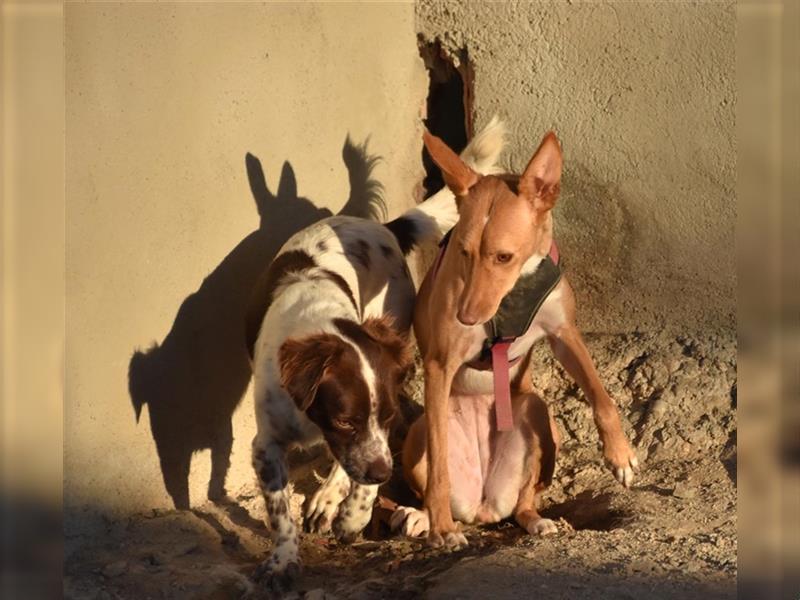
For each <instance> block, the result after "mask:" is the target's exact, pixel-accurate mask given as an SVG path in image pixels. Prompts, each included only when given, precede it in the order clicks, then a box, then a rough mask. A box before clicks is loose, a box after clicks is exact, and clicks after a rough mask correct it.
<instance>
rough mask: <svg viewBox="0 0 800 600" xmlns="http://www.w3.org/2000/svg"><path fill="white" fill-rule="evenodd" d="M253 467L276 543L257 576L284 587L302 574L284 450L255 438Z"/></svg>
mask: <svg viewBox="0 0 800 600" xmlns="http://www.w3.org/2000/svg"><path fill="white" fill-rule="evenodd" d="M253 467H254V468H255V471H256V475H257V476H258V482H259V485H260V486H261V492H262V493H263V495H264V502H265V503H266V507H267V516H268V519H269V525H270V528H271V529H272V541H273V549H272V555H271V556H270V557H269V558H268V559H267V560H265V561H264V562H263V563H262V564H261V565H260V566H259V568H258V570H257V572H256V576H257V577H258V578H260V579H265V580H266V582H267V584H268V585H269V586H271V587H281V586H284V585H286V584H288V583H290V582H291V580H292V579H294V578H295V577H296V576H297V575H298V574H299V573H300V559H299V557H298V536H297V526H296V525H295V523H294V521H293V520H292V515H291V513H290V511H289V494H288V492H287V490H286V485H287V481H288V478H287V468H286V453H285V450H284V449H283V448H282V447H280V446H278V445H277V444H275V443H273V442H268V441H267V442H265V441H262V440H259V438H258V437H256V439H255V440H253Z"/></svg>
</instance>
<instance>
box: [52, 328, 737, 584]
mask: <svg viewBox="0 0 800 600" xmlns="http://www.w3.org/2000/svg"><path fill="white" fill-rule="evenodd" d="M588 342H589V346H590V349H591V351H592V353H593V356H594V357H595V360H596V362H597V365H598V368H599V370H600V373H601V376H602V378H603V380H604V382H605V383H606V385H607V387H608V389H609V392H610V393H611V395H612V397H614V398H615V399H616V400H617V402H618V404H619V406H620V411H621V414H622V417H623V425H624V427H625V428H626V430H627V431H628V434H629V435H630V437H631V439H632V441H633V443H634V445H635V446H636V448H637V453H638V454H639V457H640V459H641V460H642V462H643V464H644V468H643V469H642V470H641V472H640V473H639V476H638V479H637V480H636V482H635V484H634V486H633V488H632V489H630V490H626V489H624V488H623V487H622V486H620V485H619V484H617V483H616V482H615V481H614V480H613V478H612V477H611V475H610V474H609V473H608V472H607V471H606V469H605V468H604V467H603V465H602V460H601V456H600V451H599V445H598V439H597V433H596V431H595V429H594V424H593V422H592V419H591V412H590V410H589V408H588V406H587V405H586V404H585V403H584V402H583V400H582V394H581V393H580V390H578V389H577V387H576V386H575V385H574V384H573V383H572V382H571V380H569V379H567V378H566V377H565V376H564V374H563V372H562V371H561V369H560V368H559V367H558V366H556V365H555V364H554V361H553V359H552V358H551V356H550V354H549V351H548V350H547V348H546V347H541V348H538V349H537V353H538V363H537V364H538V365H539V366H538V367H537V369H536V372H535V375H534V380H535V383H536V385H537V389H539V390H540V391H541V392H542V393H543V395H544V397H545V398H546V399H547V400H548V402H549V404H550V407H551V410H552V411H553V413H554V414H555V416H556V420H557V421H558V423H559V426H560V429H561V434H562V441H563V446H562V452H561V454H560V456H559V460H558V471H557V474H556V481H555V482H554V485H553V486H552V487H551V488H550V489H549V490H548V492H547V493H546V494H545V497H544V500H543V503H542V507H543V511H542V512H543V514H544V515H545V516H548V517H550V518H553V519H557V520H558V525H559V532H558V533H557V534H555V535H551V536H547V537H544V538H533V537H530V536H528V535H527V534H525V533H524V532H523V531H522V530H520V529H519V528H518V527H517V526H516V525H515V524H514V523H513V522H505V523H501V524H499V525H496V526H490V527H467V528H465V532H466V535H467V538H468V539H469V541H470V546H469V547H468V548H467V549H466V550H462V551H459V552H455V553H450V554H447V553H442V552H437V551H431V550H428V549H426V548H425V547H424V544H423V543H421V541H420V540H408V539H402V538H398V537H396V536H392V535H391V534H390V533H389V532H388V531H387V529H386V528H385V526H384V525H383V524H381V523H380V522H378V520H376V521H375V523H373V526H372V527H370V528H369V530H368V531H367V532H366V535H365V539H363V540H362V541H359V542H356V543H355V544H353V545H350V546H343V545H339V544H337V543H336V541H335V540H333V539H332V538H325V537H319V536H313V535H304V536H303V539H302V543H301V552H302V557H303V560H304V562H305V570H304V573H303V576H302V579H301V580H300V581H299V582H298V585H297V586H296V587H295V590H294V591H292V592H290V593H289V594H288V596H289V597H293V598H309V599H312V598H313V599H321V598H365V599H367V598H417V597H426V598H437V599H438V598H466V597H472V598H486V597H493V598H517V597H520V596H521V595H522V597H527V596H530V595H532V594H534V593H535V594H537V595H538V596H539V597H542V598H545V597H546V598H554V599H560V598H564V599H566V598H601V599H604V598H609V599H610V598H642V597H646V598H675V599H677V598H680V599H692V598H702V599H704V600H709V599H712V598H733V597H735V594H736V546H737V541H736V364H735V356H736V345H735V338H734V336H733V334H730V335H720V336H704V337H695V338H675V337H670V336H669V335H668V334H665V333H660V334H632V335H621V336H610V335H604V336H595V337H592V338H590V339H589V340H588ZM409 394H410V395H411V396H412V397H418V395H419V381H418V379H417V380H413V381H412V382H410V384H409ZM415 409H416V410H418V408H417V407H416V405H414V404H410V405H409V412H410V413H413V412H415ZM295 462H296V466H295V468H294V470H293V473H294V476H295V479H296V480H297V481H298V483H297V485H296V488H295V494H294V496H293V509H294V510H295V511H297V513H298V514H299V511H300V508H301V505H302V502H303V500H304V496H305V494H306V493H308V491H309V490H310V489H313V486H314V485H315V479H316V478H315V475H314V471H315V470H316V471H317V472H318V473H319V472H321V473H324V471H325V468H326V467H325V463H326V458H325V456H324V454H322V453H319V452H318V453H316V454H315V455H313V456H305V457H299V458H298V459H296V461H295ZM385 491H386V493H387V494H390V495H394V496H397V497H398V499H400V500H403V499H404V498H403V490H402V488H401V486H400V485H399V484H398V482H394V484H393V485H392V486H389V487H388V488H387V489H386V490H385ZM263 515H264V509H263V501H262V499H261V498H260V495H259V493H258V491H257V489H256V487H255V486H252V487H247V488H243V489H240V490H236V491H235V492H233V493H232V494H231V498H230V499H229V501H228V502H226V503H223V504H219V505H214V504H210V503H209V504H205V505H202V506H198V507H196V508H195V509H193V510H192V511H183V512H180V511H162V510H156V511H153V512H152V513H150V514H142V515H136V516H133V517H130V518H128V519H125V520H120V521H113V522H107V523H106V524H105V526H104V528H103V531H102V532H101V534H100V535H93V536H74V537H70V538H68V539H67V540H66V550H67V554H66V558H65V584H64V586H65V587H64V591H65V596H66V597H67V598H75V599H78V598H86V599H95V598H96V599H98V600H106V599H114V598H125V599H127V598H131V599H133V598H135V599H142V600H143V599H147V598H206V599H226V598H242V597H253V598H268V597H270V596H269V594H267V593H266V592H265V591H264V590H263V589H260V588H259V587H258V586H257V585H256V584H255V583H254V582H253V581H252V580H251V578H250V574H251V573H252V571H253V569H254V568H255V566H256V565H257V564H258V562H259V561H260V560H263V559H264V557H265V556H267V555H268V553H269V549H270V542H269V532H268V530H267V528H266V527H265V526H264V524H263V520H262V519H263Z"/></svg>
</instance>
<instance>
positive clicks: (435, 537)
mask: <svg viewBox="0 0 800 600" xmlns="http://www.w3.org/2000/svg"><path fill="white" fill-rule="evenodd" d="M426 543H427V544H428V546H430V547H431V548H444V549H445V550H446V551H448V552H454V551H456V550H461V549H462V548H466V547H467V546H468V545H469V542H467V538H466V536H465V535H464V534H463V533H461V532H460V531H447V532H445V533H434V532H431V533H429V534H428V539H427V542H426Z"/></svg>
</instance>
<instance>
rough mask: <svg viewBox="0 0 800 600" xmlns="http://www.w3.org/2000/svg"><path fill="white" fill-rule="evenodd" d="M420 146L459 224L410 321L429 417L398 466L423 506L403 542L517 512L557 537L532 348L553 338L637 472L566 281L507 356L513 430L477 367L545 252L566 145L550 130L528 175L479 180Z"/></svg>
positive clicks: (404, 511)
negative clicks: (547, 498)
mask: <svg viewBox="0 0 800 600" xmlns="http://www.w3.org/2000/svg"><path fill="white" fill-rule="evenodd" d="M425 145H426V147H427V148H428V151H429V152H430V154H431V157H432V158H433V160H434V162H435V163H436V164H437V165H438V166H439V168H440V169H441V170H442V174H443V176H444V179H445V182H446V184H447V186H448V187H449V188H450V189H451V190H452V191H453V193H454V194H455V196H456V202H457V205H458V212H459V220H458V224H457V225H456V226H455V228H454V229H453V231H452V234H451V236H450V240H449V242H448V244H447V245H446V247H445V249H444V251H443V254H442V255H441V256H440V259H439V261H438V263H437V266H436V268H433V269H431V270H430V271H429V272H428V274H427V276H426V278H425V280H424V281H423V283H422V286H421V287H420V290H419V294H418V296H417V304H416V309H415V313H414V332H415V334H416V337H417V341H418V343H419V346H420V351H421V353H422V357H423V363H424V374H425V415H424V418H420V420H418V421H417V422H416V423H415V424H414V426H413V427H412V429H411V431H410V432H409V435H408V437H407V438H406V442H405V447H404V450H403V468H404V472H405V475H406V479H407V480H408V482H409V484H410V485H411V487H412V489H414V490H415V491H416V492H417V493H418V495H420V496H424V509H423V510H422V511H419V510H415V509H410V508H401V509H398V511H396V512H395V514H394V515H392V524H393V525H394V526H395V527H399V528H402V530H403V531H404V532H405V533H406V534H408V535H420V534H422V533H425V532H426V531H427V532H428V543H429V544H431V545H433V546H440V545H445V546H448V547H459V546H462V545H465V544H466V543H467V541H466V538H465V537H464V536H463V534H461V533H460V532H459V530H458V529H457V527H456V525H455V523H454V521H453V516H455V517H456V518H457V519H459V520H461V521H463V522H467V523H471V522H476V521H477V522H495V521H498V520H500V519H503V518H506V517H509V516H511V515H512V514H513V515H514V517H515V518H516V520H517V522H518V523H519V525H520V526H521V527H523V528H524V529H526V530H527V531H528V532H530V533H531V534H545V533H550V532H552V531H555V524H554V523H552V522H551V521H549V520H547V519H543V518H542V517H541V516H540V515H539V513H538V512H537V503H536V495H537V493H539V492H540V491H541V490H542V489H543V488H544V487H545V486H546V485H547V484H548V483H549V482H550V479H551V478H552V474H553V469H554V466H555V454H556V452H557V446H558V434H557V431H556V428H555V426H554V423H553V421H552V418H551V417H550V415H549V413H548V410H547V406H546V404H545V403H544V402H543V400H542V399H541V398H540V397H538V396H537V395H536V394H535V393H534V391H533V389H532V385H531V382H530V377H529V376H528V375H527V373H526V370H527V368H528V366H529V362H530V355H531V347H532V345H533V344H534V342H536V341H537V340H539V339H541V338H542V337H547V339H548V341H549V342H550V345H551V347H552V350H553V352H554V353H555V355H556V357H557V358H558V360H559V361H560V362H561V364H562V365H563V366H564V368H565V369H566V370H567V372H568V373H569V374H570V375H571V376H572V377H573V378H574V379H575V380H576V381H577V383H578V384H579V385H580V387H581V389H582V390H583V392H584V394H585V395H586V397H587V399H588V400H589V403H590V404H591V407H592V410H593V413H594V420H595V423H596V425H597V428H598V431H599V434H600V440H601V442H602V444H603V454H604V457H605V459H606V461H607V463H608V465H609V466H610V468H611V470H612V472H613V473H614V475H615V477H616V478H617V479H618V480H619V481H620V482H622V483H623V484H624V485H625V486H629V485H630V484H631V481H632V480H633V470H634V468H636V467H637V466H638V463H637V459H636V455H635V454H634V452H633V450H632V449H631V447H630V445H629V444H628V440H627V439H626V437H625V434H624V433H623V431H622V427H621V425H620V420H619V415H618V413H617V409H616V406H615V405H614V402H613V401H612V400H611V398H610V397H609V396H608V394H607V393H606V391H605V389H604V388H603V385H602V384H601V382H600V379H599V377H598V374H597V371H596V369H595V367H594V364H593V363H592V360H591V358H590V357H589V353H588V351H587V349H586V346H585V345H584V343H583V340H582V338H581V335H580V333H579V332H578V329H577V328H576V326H575V298H574V295H573V292H572V289H571V288H570V285H569V283H568V282H567V281H566V279H565V278H564V277H561V279H560V280H559V282H558V283H557V284H556V286H555V287H554V288H553V290H552V291H551V292H550V293H549V295H548V296H547V297H546V299H545V300H544V302H543V304H542V305H541V307H540V309H539V311H538V312H537V313H536V316H535V317H534V318H533V320H532V321H531V322H530V323H529V326H528V327H527V330H526V331H525V332H524V333H523V334H522V335H521V336H519V337H517V338H516V340H515V341H514V342H513V343H512V344H511V346H510V347H509V348H508V358H509V361H510V364H511V365H512V366H511V367H510V372H509V373H508V375H509V377H510V380H511V404H512V412H513V422H514V424H513V427H512V428H511V430H509V431H498V430H496V429H495V428H494V413H495V410H494V408H495V396H494V394H493V392H494V386H493V384H494V381H493V373H492V371H491V370H486V369H481V368H476V367H475V361H478V360H479V359H478V357H479V356H480V355H481V351H482V349H483V348H484V342H485V340H486V339H487V336H488V335H489V327H488V323H489V321H490V320H491V319H492V318H493V316H494V315H495V313H496V312H497V311H498V307H499V306H500V304H501V301H502V300H503V298H504V296H506V294H508V293H509V291H511V290H512V288H514V286H515V284H516V282H517V280H518V279H519V278H520V276H521V275H525V274H531V273H533V272H534V271H535V270H536V269H537V268H538V267H539V265H540V263H541V262H542V261H543V259H544V258H545V257H546V256H548V253H549V252H550V249H551V245H552V243H553V218H552V215H551V210H552V208H553V206H554V205H555V202H556V200H557V198H558V194H559V186H560V181H561V167H562V154H561V147H560V145H559V143H558V140H557V139H556V136H555V134H553V133H548V134H547V135H546V136H545V137H544V140H543V141H542V143H541V145H540V147H539V149H538V150H537V151H536V153H535V155H534V156H533V158H532V159H531V161H530V163H529V164H528V166H527V168H526V169H525V172H524V173H523V174H522V175H521V176H496V175H488V176H482V175H480V174H479V173H476V172H475V171H474V170H473V169H471V168H470V167H469V165H466V164H465V163H464V162H463V161H462V160H461V159H459V157H458V156H457V155H456V154H455V153H454V152H453V151H452V150H450V148H448V147H447V146H446V145H445V144H444V143H443V142H442V141H441V140H440V139H439V138H437V137H435V136H432V135H431V134H429V133H427V132H426V135H425Z"/></svg>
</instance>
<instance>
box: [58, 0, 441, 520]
mask: <svg viewBox="0 0 800 600" xmlns="http://www.w3.org/2000/svg"><path fill="white" fill-rule="evenodd" d="M65 18H66V32H65V35H66V111H67V112H66V140H67V141H66V169H67V179H66V202H67V204H66V211H67V212H66V220H67V230H66V235H67V238H66V243H67V249H66V250H67V258H66V275H67V289H66V293H67V305H66V320H67V364H66V403H65V458H64V465H65V490H64V491H65V503H66V506H67V507H68V508H70V509H72V508H79V507H85V506H89V507H91V508H94V509H99V510H101V511H103V512H119V511H126V510H131V509H144V508H148V507H154V506H169V505H170V501H169V500H170V499H169V497H168V496H167V494H166V493H165V491H164V485H163V483H162V480H161V471H160V467H159V462H158V458H157V455H156V450H155V446H154V441H153V437H152V436H151V432H150V415H151V414H152V413H153V411H160V414H161V415H162V417H163V418H164V422H165V423H166V425H165V427H167V428H168V429H169V428H172V430H174V438H175V439H176V440H182V441H184V442H186V443H189V444H191V443H192V441H191V440H189V439H188V438H190V437H191V436H192V435H195V434H197V435H201V434H202V432H199V431H195V429H197V428H198V427H200V425H198V423H200V424H202V423H205V425H208V424H209V422H212V421H213V422H217V423H223V424H224V423H225V421H226V419H228V418H230V411H231V410H233V406H234V405H235V404H236V399H237V397H238V395H240V393H241V391H242V386H244V385H246V384H247V379H248V378H249V367H248V365H247V362H246V358H245V356H244V355H243V354H242V353H241V339H242V338H241V331H242V330H241V307H242V303H243V302H244V299H245V297H246V295H247V292H248V291H249V290H248V285H249V283H250V282H251V281H252V279H253V278H254V277H255V275H256V273H257V272H258V271H259V270H260V269H261V268H262V267H263V266H264V265H265V264H267V262H268V261H269V258H270V256H271V255H272V253H274V251H275V250H276V249H277V247H278V246H279V245H280V243H282V241H284V240H285V238H286V237H287V236H288V235H289V234H290V233H292V231H293V230H294V229H297V228H299V227H300V226H301V225H303V224H306V223H308V222H310V221H311V220H313V219H314V218H317V217H319V216H324V215H325V214H328V213H326V212H325V211H324V210H322V211H319V210H317V209H318V208H320V209H329V210H330V211H332V212H337V211H339V210H340V209H341V208H342V206H343V205H344V204H345V202H346V200H348V197H349V195H350V189H351V186H350V183H349V180H348V178H349V176H352V177H353V179H354V182H355V183H354V185H355V187H356V191H357V193H356V194H355V197H354V198H353V201H354V203H355V204H358V201H359V199H363V198H365V197H368V196H370V195H371V194H372V192H374V191H375V188H374V186H372V185H371V184H370V183H369V182H368V181H366V180H365V177H364V175H363V173H364V170H365V166H366V162H365V161H364V160H362V158H360V157H359V152H358V148H357V146H359V145H361V144H363V142H364V141H365V140H366V138H367V137H370V136H371V137H370V144H369V147H368V150H369V155H370V156H373V155H376V154H377V155H381V156H383V157H384V159H385V160H384V162H382V163H378V164H377V165H375V168H374V172H373V175H374V177H375V179H377V180H379V181H380V182H381V183H382V184H383V186H384V190H383V195H384V197H385V198H386V201H387V205H388V206H387V208H388V212H389V213H390V216H391V215H394V214H397V213H398V212H400V211H401V210H402V208H403V207H405V206H409V205H411V204H412V203H413V202H414V198H413V193H414V188H415V186H416V185H417V182H418V181H419V180H420V179H421V177H422V167H421V164H420V159H419V152H420V148H421V142H420V140H421V121H420V117H421V114H420V110H421V107H422V106H423V105H424V99H425V93H426V87H427V84H426V77H425V71H424V67H423V65H422V63H421V61H420V60H419V58H418V56H417V53H416V38H415V34H414V7H413V5H410V4H406V5H402V4H392V5H380V6H378V5H358V6H355V5H342V4H336V5H332V4H331V5H324V4H318V5H310V4H303V5H298V4H296V5H292V4H255V3H234V4H226V3H186V4H183V3H175V4H151V3H129V4H107V3H88V4H76V3H70V4H67V5H66V15H65ZM387 40H391V43H387ZM348 135H349V136H350V137H351V140H352V142H353V147H351V148H350V151H349V154H348V157H349V158H348V160H349V162H350V167H349V169H348V168H347V167H346V166H345V162H344V160H343V148H344V145H345V141H346V138H347V136H348ZM248 152H249V153H252V155H254V157H256V158H257V159H258V161H260V165H261V168H262V169H263V173H264V175H265V180H266V181H265V183H266V186H265V185H264V182H261V181H259V175H258V174H259V168H258V162H257V161H254V160H251V164H250V171H251V173H250V177H249V178H248V173H247V170H246V165H245V155H246V153H248ZM359 173H361V175H359ZM251 186H252V187H253V188H254V190H253V191H251ZM254 196H255V197H254ZM352 204H353V203H351V206H352ZM259 213H261V215H260V214H259ZM179 307H180V312H179ZM153 342H157V343H159V344H160V349H159V350H157V351H155V352H151V353H150V355H149V357H148V358H147V359H146V360H143V361H142V365H140V368H139V369H138V371H137V373H136V374H135V379H136V381H135V382H134V383H135V386H136V388H137V394H138V396H139V398H140V399H143V400H146V401H148V402H149V406H144V407H143V408H142V411H141V421H140V423H139V424H138V425H137V423H136V421H135V415H134V408H133V406H132V402H131V398H130V396H129V393H128V369H129V361H130V359H131V356H132V354H133V352H134V350H135V349H137V348H140V349H142V350H147V349H148V347H149V346H150V345H151V344H152V343H153ZM251 410H252V406H251V403H250V401H249V396H246V400H245V401H244V402H243V403H242V404H241V405H239V407H238V409H237V410H236V412H235V414H234V415H233V421H234V424H233V427H234V436H235V441H234V447H233V454H232V456H231V460H232V467H231V471H230V473H229V476H228V487H229V489H234V490H235V489H236V488H237V487H238V486H240V485H241V484H242V483H243V482H249V481H251V480H252V468H251V467H250V456H249V444H250V441H251V440H252V436H253V423H252V418H251ZM215 411H216V412H215ZM205 425H204V426H205ZM162 437H169V436H164V435H162ZM172 451H173V454H176V453H177V452H178V451H177V450H176V449H175V448H173V449H172ZM208 463H209V453H208V451H204V452H202V453H201V454H198V455H196V456H195V458H194V461H193V468H192V477H191V496H192V502H193V503H196V502H201V501H203V500H204V499H205V484H206V482H207V481H208V478H209V465H208ZM174 466H175V465H172V467H174Z"/></svg>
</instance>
